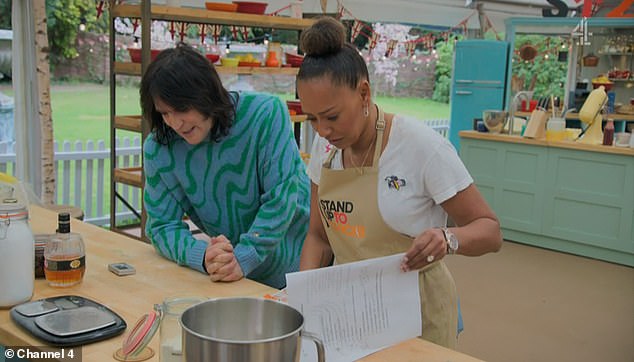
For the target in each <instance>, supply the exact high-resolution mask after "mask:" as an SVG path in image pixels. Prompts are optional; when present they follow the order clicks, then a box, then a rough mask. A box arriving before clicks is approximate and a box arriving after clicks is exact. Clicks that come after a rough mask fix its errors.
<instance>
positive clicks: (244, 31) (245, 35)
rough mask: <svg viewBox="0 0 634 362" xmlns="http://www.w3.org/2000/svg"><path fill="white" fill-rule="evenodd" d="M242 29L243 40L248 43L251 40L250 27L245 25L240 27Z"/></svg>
mask: <svg viewBox="0 0 634 362" xmlns="http://www.w3.org/2000/svg"><path fill="white" fill-rule="evenodd" d="M240 31H241V32H242V40H244V42H245V43H246V42H247V41H248V40H249V28H247V27H246V26H243V27H241V28H240Z"/></svg>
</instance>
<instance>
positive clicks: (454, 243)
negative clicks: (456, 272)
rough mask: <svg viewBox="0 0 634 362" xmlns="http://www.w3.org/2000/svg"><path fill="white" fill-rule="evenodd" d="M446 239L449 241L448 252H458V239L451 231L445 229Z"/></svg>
mask: <svg viewBox="0 0 634 362" xmlns="http://www.w3.org/2000/svg"><path fill="white" fill-rule="evenodd" d="M443 231H444V232H445V239H446V240H447V246H448V251H449V252H450V253H454V252H455V251H456V250H458V238H457V237H456V235H454V234H453V233H452V232H451V231H449V229H444V230H443Z"/></svg>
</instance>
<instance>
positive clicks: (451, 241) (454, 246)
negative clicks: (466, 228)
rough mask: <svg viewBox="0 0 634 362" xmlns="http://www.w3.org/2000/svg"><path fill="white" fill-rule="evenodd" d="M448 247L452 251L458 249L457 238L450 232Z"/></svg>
mask: <svg viewBox="0 0 634 362" xmlns="http://www.w3.org/2000/svg"><path fill="white" fill-rule="evenodd" d="M449 247H450V248H451V250H453V251H456V250H458V238H456V236H455V235H454V234H451V233H450V234H449Z"/></svg>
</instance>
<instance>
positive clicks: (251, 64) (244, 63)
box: [238, 60, 262, 67]
mask: <svg viewBox="0 0 634 362" xmlns="http://www.w3.org/2000/svg"><path fill="white" fill-rule="evenodd" d="M238 66H239V67H259V66H262V64H261V63H260V62H247V61H244V60H241V61H240V62H239V63H238Z"/></svg>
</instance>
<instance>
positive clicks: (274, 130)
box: [234, 97, 308, 275]
mask: <svg viewBox="0 0 634 362" xmlns="http://www.w3.org/2000/svg"><path fill="white" fill-rule="evenodd" d="M261 108H262V109H259V110H255V111H254V113H255V114H254V115H253V117H258V118H260V119H258V120H254V122H252V125H253V126H254V127H258V130H257V131H256V132H255V133H254V137H257V139H256V140H254V141H255V144H257V147H258V150H257V151H258V161H257V172H258V181H259V183H260V195H259V200H260V207H259V209H258V212H257V214H256V217H255V219H254V221H253V223H252V224H251V226H250V228H249V231H248V232H247V233H244V234H242V235H240V240H239V243H238V244H237V245H236V246H235V248H234V253H235V255H236V258H237V260H238V263H239V264H240V267H241V268H242V271H243V272H244V274H245V275H249V273H251V272H252V271H253V270H254V269H255V268H257V267H258V266H259V265H260V264H261V263H262V262H263V261H264V260H265V259H266V258H267V257H269V256H270V255H271V254H273V253H280V255H277V257H280V258H281V257H283V255H282V254H285V253H291V252H292V251H291V250H288V249H290V248H287V247H286V246H281V247H280V243H284V242H285V238H286V233H287V230H288V228H289V226H290V225H291V222H292V220H293V217H294V215H295V213H296V210H297V207H298V206H297V204H298V198H299V193H300V192H301V190H300V189H301V185H299V183H300V182H304V181H305V182H306V183H308V176H307V175H306V170H305V168H304V164H303V161H302V160H301V158H300V156H299V150H298V148H297V145H296V144H295V141H294V138H293V133H292V129H291V121H290V117H289V114H288V111H287V109H286V106H285V105H284V104H283V103H282V101H281V100H280V99H279V98H277V97H271V98H270V100H269V101H267V102H265V103H263V105H262V107H261ZM302 241H303V240H302Z"/></svg>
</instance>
